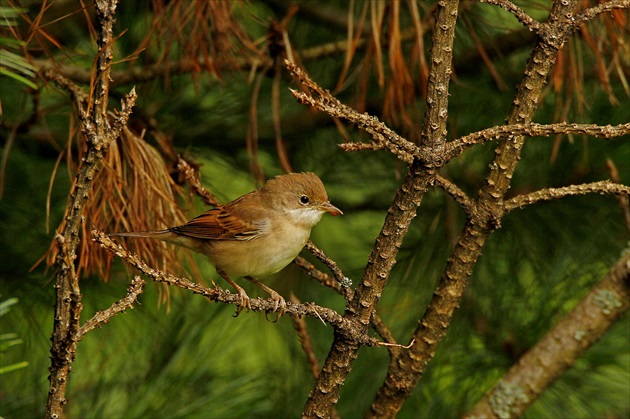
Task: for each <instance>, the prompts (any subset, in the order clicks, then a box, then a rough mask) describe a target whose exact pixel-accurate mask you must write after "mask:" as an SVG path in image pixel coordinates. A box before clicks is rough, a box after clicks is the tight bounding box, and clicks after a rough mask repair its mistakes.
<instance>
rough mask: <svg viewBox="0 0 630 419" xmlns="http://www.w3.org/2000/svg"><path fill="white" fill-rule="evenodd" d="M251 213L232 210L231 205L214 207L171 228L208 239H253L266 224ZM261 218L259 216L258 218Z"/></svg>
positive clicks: (173, 230)
mask: <svg viewBox="0 0 630 419" xmlns="http://www.w3.org/2000/svg"><path fill="white" fill-rule="evenodd" d="M247 215H249V214H239V211H233V210H232V211H231V207H230V206H225V207H220V208H213V209H211V210H209V211H206V212H205V213H203V214H201V215H200V216H198V217H195V218H193V219H192V220H190V221H188V222H187V223H186V224H184V225H182V226H178V227H173V228H170V229H169V230H170V231H172V232H174V233H177V234H181V235H183V236H188V237H194V238H197V239H206V240H251V239H253V238H255V237H256V236H257V235H258V234H260V233H261V232H262V230H263V229H264V228H265V225H264V224H261V223H260V222H255V221H254V220H256V219H257V218H252V217H248V216H247ZM258 219H259V218H258Z"/></svg>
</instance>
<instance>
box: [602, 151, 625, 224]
mask: <svg viewBox="0 0 630 419" xmlns="http://www.w3.org/2000/svg"><path fill="white" fill-rule="evenodd" d="M606 167H607V168H608V172H609V173H610V178H611V179H612V181H613V182H615V183H619V184H620V183H621V180H620V179H619V172H618V171H617V166H615V162H614V161H613V160H612V159H606ZM617 200H618V201H619V207H620V208H621V212H622V214H623V218H624V220H625V221H626V228H627V229H628V232H629V233H630V205H628V197H627V196H623V195H617Z"/></svg>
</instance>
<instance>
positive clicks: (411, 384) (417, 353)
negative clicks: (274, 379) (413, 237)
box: [369, 0, 578, 417]
mask: <svg viewBox="0 0 630 419" xmlns="http://www.w3.org/2000/svg"><path fill="white" fill-rule="evenodd" d="M577 6H578V2H567V1H564V0H557V1H555V3H554V5H553V7H552V11H551V15H550V19H549V21H548V22H547V23H546V24H545V26H544V27H543V29H542V30H543V32H544V35H545V36H542V37H541V39H540V41H539V43H538V44H537V46H536V47H535V48H534V50H533V52H532V54H531V56H530V58H529V60H528V63H527V65H526V68H525V71H524V77H523V80H522V81H521V83H520V85H519V87H518V90H517V94H516V98H515V100H514V104H513V108H512V110H511V112H510V114H509V116H508V118H507V123H508V124H522V123H526V122H529V121H530V120H531V118H532V115H533V113H534V111H535V110H536V108H537V107H538V101H539V98H540V95H541V93H542V89H543V87H544V85H545V83H546V79H547V75H548V74H549V71H550V69H551V68H552V66H553V64H554V62H555V58H556V54H557V52H558V51H559V50H560V48H562V46H563V44H564V42H566V40H567V39H568V37H569V35H570V34H571V32H572V31H573V30H574V28H575V25H572V24H571V21H570V20H568V19H570V17H571V16H572V14H573V12H574V11H575V9H576V8H577ZM427 100H428V99H427ZM436 128H437V127H436ZM523 143H524V137H523V136H513V137H510V138H508V139H507V140H506V141H504V142H502V143H500V144H499V145H498V146H497V148H496V151H495V159H494V161H493V163H492V164H491V170H490V173H489V175H488V177H487V180H486V183H485V185H484V186H483V187H482V189H481V191H480V192H479V198H478V201H477V202H476V203H475V205H474V208H473V209H472V211H471V213H470V214H469V217H468V220H467V222H466V225H465V227H464V231H463V232H462V234H461V235H460V238H459V241H458V243H457V245H456V246H455V249H454V250H453V253H452V255H451V257H450V258H449V260H448V263H447V267H446V270H445V272H444V274H443V275H442V277H441V278H440V281H439V283H438V286H437V288H436V290H435V293H434V295H433V298H432V300H431V303H430V304H429V306H428V307H427V310H426V312H425V314H424V317H423V319H422V320H421V321H420V322H419V324H418V327H417V328H416V330H415V331H414V335H413V338H414V339H415V340H414V344H413V345H412V346H411V348H410V349H409V350H408V351H401V353H400V355H399V356H398V357H394V358H392V360H391V362H390V365H389V370H388V373H387V377H386V379H385V381H384V383H383V385H382V387H381V388H380V389H379V391H378V393H377V395H376V397H375V399H374V402H373V403H372V406H371V407H370V409H371V411H370V412H369V415H370V416H371V417H393V416H395V415H396V413H397V412H398V411H399V410H400V408H401V407H402V405H403V403H404V402H405V400H407V398H408V397H409V395H410V394H411V392H412V390H413V389H414V388H415V386H416V384H417V382H418V380H419V379H420V377H421V376H422V374H423V373H424V371H425V369H426V366H427V365H428V364H429V362H430V361H431V359H432V358H433V356H434V355H435V350H436V348H437V345H438V344H439V342H440V341H441V339H442V338H443V337H444V336H445V335H446V331H447V328H448V326H449V324H450V322H451V319H452V317H453V314H454V313H455V310H456V309H457V307H459V304H460V301H461V298H462V295H463V292H464V289H465V287H466V285H467V282H468V278H469V277H470V275H471V273H472V270H473V267H474V265H475V263H476V262H477V259H478V258H479V256H480V255H481V251H482V249H483V246H484V245H485V243H486V240H487V239H488V237H489V236H490V235H491V233H492V232H493V231H494V230H496V229H497V228H499V226H500V220H501V217H502V215H503V211H504V209H503V198H504V195H505V193H506V192H507V190H508V189H509V187H510V181H511V179H512V174H513V173H514V170H515V168H516V165H517V163H518V161H519V158H520V152H521V149H522V146H523Z"/></svg>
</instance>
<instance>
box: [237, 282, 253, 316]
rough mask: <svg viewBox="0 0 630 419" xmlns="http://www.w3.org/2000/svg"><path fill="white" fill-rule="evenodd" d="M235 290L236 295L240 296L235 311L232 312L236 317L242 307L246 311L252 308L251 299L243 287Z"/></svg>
mask: <svg viewBox="0 0 630 419" xmlns="http://www.w3.org/2000/svg"><path fill="white" fill-rule="evenodd" d="M237 291H238V296H239V297H240V301H239V303H238V305H237V306H236V313H235V314H234V317H238V315H239V314H241V312H242V311H243V309H244V308H246V309H247V311H250V310H251V309H252V303H251V299H250V298H249V296H248V295H247V293H246V292H245V290H244V289H243V288H240V289H239V290H237Z"/></svg>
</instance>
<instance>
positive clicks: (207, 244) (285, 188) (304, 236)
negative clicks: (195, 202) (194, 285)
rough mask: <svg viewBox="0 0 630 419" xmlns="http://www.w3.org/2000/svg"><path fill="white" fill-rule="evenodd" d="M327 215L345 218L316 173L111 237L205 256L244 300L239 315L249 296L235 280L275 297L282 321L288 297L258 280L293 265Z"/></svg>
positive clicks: (293, 176) (292, 177) (275, 181)
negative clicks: (169, 223) (176, 221)
mask: <svg viewBox="0 0 630 419" xmlns="http://www.w3.org/2000/svg"><path fill="white" fill-rule="evenodd" d="M326 213H329V214H331V215H333V216H337V215H342V214H343V212H342V211H341V210H340V209H339V208H337V207H335V206H334V205H332V204H331V203H330V201H329V199H328V195H327V193H326V189H325V188H324V184H323V183H322V181H321V179H320V178H319V177H318V176H317V175H316V174H315V173H312V172H306V173H288V174H284V175H280V176H276V177H275V178H273V179H270V180H268V181H267V182H266V183H265V184H264V185H263V186H262V187H261V188H260V189H257V190H254V191H252V192H249V193H247V194H245V195H243V196H241V197H239V198H237V199H235V200H234V201H232V202H230V203H228V204H225V205H222V206H217V207H215V208H212V209H210V210H208V211H206V212H204V213H203V214H201V215H199V216H197V217H195V218H193V219H191V220H190V221H188V222H187V223H186V224H183V225H180V226H175V227H170V228H167V229H166V230H153V231H137V232H126V233H111V234H109V236H110V237H116V236H118V237H145V238H152V239H158V240H162V241H166V242H170V243H174V244H176V245H179V246H183V247H186V248H188V249H191V250H193V251H195V252H198V253H201V254H203V255H205V256H206V257H207V258H208V259H209V260H210V262H211V263H212V264H213V265H214V266H215V268H216V270H217V272H218V273H219V275H221V277H223V278H224V279H225V280H226V281H227V282H228V283H229V284H230V285H231V286H232V287H234V289H235V290H236V291H237V293H238V295H239V296H240V303H239V306H238V308H237V312H236V314H235V316H238V315H239V314H240V313H241V311H242V310H243V309H244V308H247V309H248V310H249V309H251V302H250V298H249V296H248V295H247V293H246V292H245V290H244V289H243V288H242V287H241V286H239V285H238V284H237V283H236V282H234V281H233V280H232V277H243V278H246V279H248V280H249V281H251V282H253V283H254V284H256V285H257V286H258V287H260V288H262V289H263V290H264V291H266V292H267V293H268V294H269V295H270V296H271V299H272V300H273V301H274V303H275V304H274V311H277V310H278V308H280V310H279V315H278V317H279V316H280V315H282V313H283V312H284V310H285V308H286V302H285V300H284V298H282V296H281V295H280V294H278V293H277V292H276V291H274V290H273V289H271V288H269V287H268V286H266V285H265V284H263V283H261V282H259V281H258V280H257V278H264V277H266V276H269V275H271V274H274V273H276V272H278V271H280V270H282V269H283V268H284V267H285V266H287V265H288V264H289V263H291V262H292V261H293V260H294V259H295V258H296V256H297V255H298V254H299V253H300V251H301V250H302V248H304V246H305V245H306V243H307V241H308V240H309V237H310V234H311V229H312V228H313V227H315V225H317V223H319V221H320V220H321V219H322V217H323V215H324V214H326Z"/></svg>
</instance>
